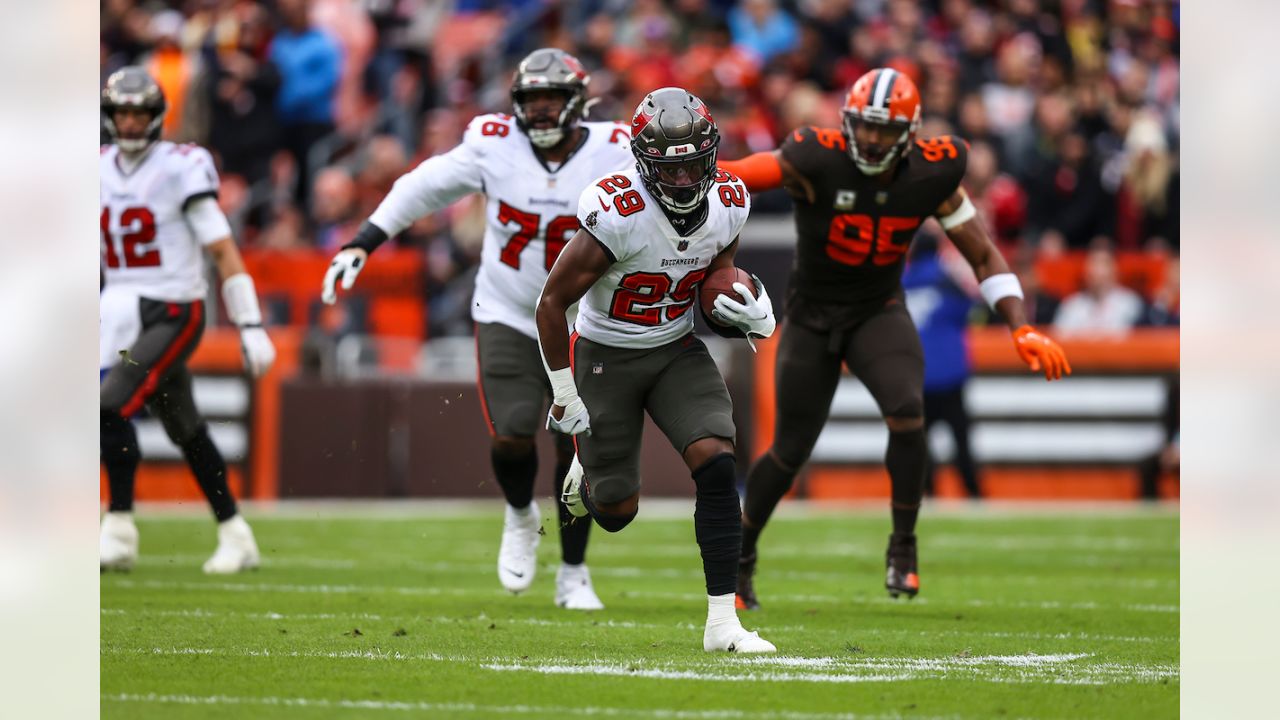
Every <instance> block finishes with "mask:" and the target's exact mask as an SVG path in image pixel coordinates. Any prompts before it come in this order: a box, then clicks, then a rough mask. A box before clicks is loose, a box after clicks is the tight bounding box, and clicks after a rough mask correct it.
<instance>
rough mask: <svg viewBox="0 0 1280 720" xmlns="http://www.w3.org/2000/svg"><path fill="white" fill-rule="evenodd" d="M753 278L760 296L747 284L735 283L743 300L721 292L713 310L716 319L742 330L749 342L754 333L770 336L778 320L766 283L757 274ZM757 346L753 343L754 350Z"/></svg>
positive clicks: (712, 314)
mask: <svg viewBox="0 0 1280 720" xmlns="http://www.w3.org/2000/svg"><path fill="white" fill-rule="evenodd" d="M751 279H752V281H753V282H755V286H756V292H758V293H759V294H760V297H755V296H753V295H752V294H751V291H750V289H749V288H748V287H747V286H746V285H743V284H742V283H734V284H733V289H734V290H736V291H737V293H738V294H739V295H741V296H742V298H743V302H738V301H737V300H734V299H733V298H731V297H729V296H728V295H725V294H724V293H721V294H719V295H717V296H716V299H715V310H712V311H711V316H712V317H713V318H715V319H716V320H719V321H720V322H722V323H724V324H726V325H732V326H733V327H736V328H738V329H739V330H741V331H742V332H743V334H745V335H746V336H747V342H748V343H750V342H751V336H752V335H758V336H760V337H769V336H770V335H772V334H773V330H774V328H775V327H777V321H776V320H774V318H773V301H772V300H770V299H769V293H767V292H765V289H764V283H762V282H760V278H758V277H756V276H755V275H752V276H751ZM755 347H756V346H755V344H752V345H751V349H752V350H754V349H755Z"/></svg>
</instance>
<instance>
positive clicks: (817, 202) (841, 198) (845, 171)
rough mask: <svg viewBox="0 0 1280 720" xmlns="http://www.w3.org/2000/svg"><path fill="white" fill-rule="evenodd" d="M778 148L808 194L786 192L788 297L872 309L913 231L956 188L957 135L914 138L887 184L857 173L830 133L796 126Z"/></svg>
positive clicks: (961, 166) (839, 139)
mask: <svg viewBox="0 0 1280 720" xmlns="http://www.w3.org/2000/svg"><path fill="white" fill-rule="evenodd" d="M781 151H782V157H783V159H785V160H786V161H787V162H788V163H790V164H791V165H792V167H794V168H795V169H796V171H797V172H798V173H799V174H800V175H801V176H803V177H804V178H805V179H806V180H807V181H808V182H809V183H810V184H811V185H812V186H813V191H814V197H813V199H812V200H810V199H809V198H806V197H795V193H793V198H794V199H795V205H796V233H797V236H798V238H799V241H798V244H797V246H796V260H795V268H794V269H793V271H792V277H791V283H790V287H791V292H796V293H799V295H801V296H802V297H805V298H809V299H812V300H817V301H820V302H827V303H837V304H847V305H858V304H863V303H868V304H870V305H874V306H877V307H878V306H879V305H880V304H883V302H884V301H885V300H886V299H887V298H888V297H890V296H891V295H893V293H895V292H897V291H898V289H899V288H900V286H901V282H900V281H901V278H902V268H903V266H904V265H905V260H906V253H907V247H908V246H909V245H910V244H911V240H912V238H913V237H915V234H916V230H918V229H919V227H920V225H921V223H922V222H924V221H925V220H926V219H928V218H929V217H930V216H931V215H933V213H934V212H935V211H937V209H938V206H940V205H941V204H942V203H943V202H944V201H945V200H946V199H947V198H949V197H951V195H952V194H953V193H955V191H956V189H957V188H959V187H960V180H961V179H962V178H963V177H964V171H965V164H966V161H967V160H968V152H969V149H968V145H966V144H965V142H964V140H961V139H960V138H958V137H952V136H943V137H937V138H928V139H921V140H916V142H915V146H914V147H912V148H911V152H910V153H908V154H907V155H906V157H904V158H903V159H902V160H900V161H899V162H898V166H897V167H896V168H895V169H894V171H893V175H892V177H890V178H888V179H887V180H888V181H887V182H884V180H885V178H881V177H879V176H869V175H864V174H863V173H862V172H861V171H859V170H858V168H857V166H856V165H854V163H853V160H852V159H851V158H850V157H849V153H848V151H847V150H846V148H845V137H844V135H843V134H842V133H841V132H840V130H839V129H836V128H816V127H804V128H800V129H798V130H796V131H795V132H793V133H791V135H789V136H788V137H787V139H786V140H785V141H784V142H783V144H782V148H781ZM788 312H790V311H788Z"/></svg>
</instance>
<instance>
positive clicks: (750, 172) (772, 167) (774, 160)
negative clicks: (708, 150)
mask: <svg viewBox="0 0 1280 720" xmlns="http://www.w3.org/2000/svg"><path fill="white" fill-rule="evenodd" d="M719 166H720V169H721V170H725V171H726V172H729V173H732V174H734V175H736V176H738V177H739V178H741V179H742V181H743V182H744V183H746V184H747V188H748V189H750V190H752V191H764V190H772V189H774V188H780V187H782V165H781V163H779V162H778V156H777V155H775V154H774V153H773V151H769V152H758V153H755V154H754V155H748V156H746V157H744V158H742V159H741V160H724V161H722V162H720V163H719Z"/></svg>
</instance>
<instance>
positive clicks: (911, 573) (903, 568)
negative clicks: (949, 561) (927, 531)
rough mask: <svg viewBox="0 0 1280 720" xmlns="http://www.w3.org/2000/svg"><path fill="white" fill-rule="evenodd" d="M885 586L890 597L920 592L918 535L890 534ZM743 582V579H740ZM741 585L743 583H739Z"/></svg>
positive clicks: (885, 556) (911, 596) (909, 595)
mask: <svg viewBox="0 0 1280 720" xmlns="http://www.w3.org/2000/svg"><path fill="white" fill-rule="evenodd" d="M884 566H885V574H884V587H885V589H886V590H888V591H889V597H892V598H896V597H898V596H899V595H906V596H907V597H908V598H913V597H915V596H916V593H919V592H920V572H919V570H918V569H917V566H916V536H915V535H899V534H897V533H894V534H893V535H890V536H889V549H888V550H886V551H885V554H884ZM739 583H741V581H739ZM739 587H741V584H739Z"/></svg>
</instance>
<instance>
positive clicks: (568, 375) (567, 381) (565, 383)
mask: <svg viewBox="0 0 1280 720" xmlns="http://www.w3.org/2000/svg"><path fill="white" fill-rule="evenodd" d="M547 378H548V379H550V380H551V394H552V396H553V397H554V398H555V404H557V405H559V406H560V407H566V406H567V405H568V404H569V403H571V402H573V399H574V398H576V397H578V386H577V384H575V383H574V382H573V370H571V369H569V368H560V369H559V370H552V369H551V368H547Z"/></svg>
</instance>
